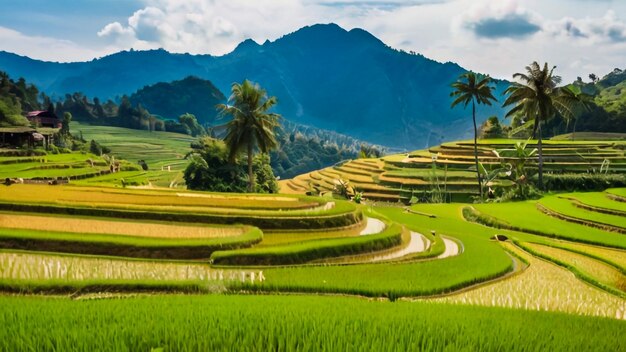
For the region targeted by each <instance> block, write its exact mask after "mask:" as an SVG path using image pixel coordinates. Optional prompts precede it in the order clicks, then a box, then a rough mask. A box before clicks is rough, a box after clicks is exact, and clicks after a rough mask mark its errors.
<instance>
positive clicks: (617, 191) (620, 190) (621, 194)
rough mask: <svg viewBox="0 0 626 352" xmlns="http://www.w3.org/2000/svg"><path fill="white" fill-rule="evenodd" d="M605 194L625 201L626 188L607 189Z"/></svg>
mask: <svg viewBox="0 0 626 352" xmlns="http://www.w3.org/2000/svg"><path fill="white" fill-rule="evenodd" d="M606 192H607V193H608V194H609V195H615V196H618V197H620V198H621V200H624V201H626V188H611V189H607V190H606Z"/></svg>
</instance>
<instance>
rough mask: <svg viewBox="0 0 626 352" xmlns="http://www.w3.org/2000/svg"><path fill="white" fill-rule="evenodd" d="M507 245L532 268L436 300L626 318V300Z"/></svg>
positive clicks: (507, 245)
mask: <svg viewBox="0 0 626 352" xmlns="http://www.w3.org/2000/svg"><path fill="white" fill-rule="evenodd" d="M505 246H506V248H507V249H508V250H510V251H512V252H513V253H515V254H516V255H518V256H520V257H522V258H523V259H524V260H525V261H527V262H528V268H526V269H523V271H521V272H520V273H518V274H516V275H513V276H511V277H509V278H506V279H504V280H501V281H498V282H495V283H493V284H488V285H484V286H481V287H479V288H476V289H474V290H469V291H465V292H463V293H460V294H455V295H451V296H447V297H443V298H438V299H436V301H438V302H445V303H455V304H465V305H481V306H489V307H508V308H516V309H525V310H537V311H558V312H566V313H572V314H579V315H592V316H600V317H607V318H615V319H619V320H621V319H626V317H625V314H626V300H624V299H622V298H619V297H616V296H613V295H611V294H609V293H606V292H602V291H600V290H598V289H595V288H593V287H590V286H589V285H587V284H586V283H584V282H582V281H580V280H578V279H576V278H575V277H574V275H572V274H571V273H570V272H568V271H567V270H566V269H563V268H560V267H558V266H556V265H554V264H552V263H550V262H547V261H544V260H542V259H537V258H534V257H532V256H530V255H528V253H525V252H523V251H522V250H520V249H519V248H516V247H514V246H512V245H510V244H508V243H507V244H505Z"/></svg>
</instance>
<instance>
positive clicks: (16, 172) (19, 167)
mask: <svg viewBox="0 0 626 352" xmlns="http://www.w3.org/2000/svg"><path fill="white" fill-rule="evenodd" d="M2 161H4V163H2V166H1V167H0V178H2V179H5V178H23V179H50V178H58V177H62V178H66V177H70V178H74V177H76V176H85V175H99V174H100V173H102V172H105V171H108V170H109V167H108V165H107V164H106V162H104V160H103V159H102V158H100V157H97V156H95V155H93V154H82V153H71V154H53V155H46V156H40V157H36V158H33V157H24V158H6V157H0V162H2ZM17 161H25V162H17ZM92 163H93V166H92Z"/></svg>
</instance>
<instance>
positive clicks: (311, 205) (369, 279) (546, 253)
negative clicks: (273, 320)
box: [0, 161, 626, 350]
mask: <svg viewBox="0 0 626 352" xmlns="http://www.w3.org/2000/svg"><path fill="white" fill-rule="evenodd" d="M360 163H362V161H360ZM366 164H367V165H363V166H367V167H368V168H369V167H371V168H373V167H374V166H376V165H378V166H380V165H381V164H380V163H366ZM370 165H371V166H370ZM378 166H376V167H378ZM344 170H345V168H344ZM372 172H373V171H372ZM416 175H417V174H416ZM459 176H461V175H459ZM1 187H2V190H1V191H0V206H2V207H3V209H4V211H3V212H0V289H2V290H4V291H7V292H12V293H56V294H67V293H71V294H72V297H74V298H82V299H85V300H86V301H87V302H90V301H89V299H90V298H98V299H103V301H102V302H103V303H102V304H103V305H104V306H107V304H111V305H115V304H119V303H117V302H131V301H132V300H133V299H130V300H129V299H128V298H125V299H116V300H108V299H105V298H107V297H121V298H123V297H125V296H124V294H125V293H130V294H137V292H146V291H147V292H150V293H151V294H154V293H156V292H160V293H163V292H187V293H196V292H203V293H216V292H227V293H230V294H236V293H240V292H245V293H247V294H255V293H263V294H268V293H299V294H307V293H310V294H340V295H356V296H364V297H369V298H371V299H373V300H391V301H395V300H397V299H399V298H402V299H403V300H410V301H415V302H398V303H396V304H398V305H401V307H402V309H403V310H406V311H414V310H415V311H416V312H417V311H418V310H420V309H422V307H431V306H432V307H438V308H437V311H438V312H439V314H440V313H441V312H442V311H446V309H451V310H450V311H451V312H452V311H456V312H459V311H461V312H470V311H471V312H474V313H476V314H479V315H480V314H487V313H485V312H495V313H493V314H496V315H497V316H498V318H493V317H492V318H491V321H490V324H491V325H489V326H491V327H492V328H494V329H498V328H499V327H501V326H502V325H501V324H500V323H499V321H500V320H501V319H502V316H503V314H504V315H506V314H517V315H519V316H520V317H524V319H527V318H528V317H530V316H534V315H535V314H537V315H538V316H541V317H542V318H543V319H548V318H550V319H559V318H556V317H564V318H563V319H564V321H569V319H579V320H580V319H582V320H580V321H581V324H584V322H587V323H588V324H597V323H598V322H602V323H601V324H605V325H606V324H608V325H607V326H611V324H618V325H615V326H617V327H619V328H616V331H620V332H621V331H623V327H624V323H625V322H624V320H626V298H625V297H626V293H625V292H626V291H625V289H626V276H625V275H626V270H625V268H624V267H625V266H626V235H625V234H621V233H619V232H615V231H609V230H608V229H607V228H605V227H601V226H599V225H610V226H614V227H620V226H622V223H620V220H621V219H620V217H619V216H617V215H615V214H613V213H606V212H603V211H602V210H603V209H604V210H605V209H613V210H617V211H618V210H619V205H617V206H616V205H615V204H614V203H619V202H618V201H615V200H612V199H611V198H610V197H609V196H610V195H611V194H616V193H618V194H619V193H620V192H622V191H621V190H611V191H610V192H611V193H609V192H605V193H596V194H593V195H592V194H588V193H586V194H584V195H580V194H578V193H574V194H559V195H555V196H548V197H545V198H543V199H540V200H538V201H530V202H519V203H502V204H478V205H474V212H468V210H467V209H468V205H466V204H455V203H452V204H416V205H413V206H411V207H399V206H374V205H368V204H365V205H357V204H354V203H353V202H348V201H343V200H338V199H331V198H328V197H325V198H322V197H314V196H303V195H268V196H261V195H245V194H234V195H227V194H216V193H215V194H214V193H199V192H183V191H175V190H137V189H115V188H98V187H86V186H81V187H77V186H47V185H45V186H44V185H39V186H37V185H12V186H8V187H6V186H1ZM86 200H90V201H86ZM577 201H580V202H583V201H586V202H588V203H593V206H592V207H591V208H580V207H577V206H576V202H577ZM539 204H544V205H545V207H549V208H550V209H551V210H552V211H553V212H555V213H558V214H551V215H548V214H545V213H543V212H542V211H541V209H540V208H539V207H538V205H539ZM9 210H10V211H9ZM149 214H152V215H149ZM472 214H473V215H472ZM559 214H560V215H559ZM596 215H597V216H596ZM559 216H561V217H574V216H575V217H576V218H579V219H584V220H585V221H587V222H589V223H586V224H582V223H575V222H572V221H568V220H566V219H563V218H560V217H559ZM466 217H467V218H466ZM225 219H227V220H228V221H226V220H225ZM220 221H221V222H220ZM594 224H595V225H596V226H594ZM496 234H497V235H499V237H498V238H499V239H500V240H495V235H496ZM500 236H501V237H500ZM505 239H506V240H505ZM513 241H514V242H513ZM514 243H515V244H514ZM102 292H105V293H104V294H103V293H102ZM185 297H186V298H180V297H175V296H159V297H158V298H159V299H160V300H172V302H173V301H177V300H179V299H182V300H185V299H188V300H190V301H194V300H197V299H199V298H198V297H196V296H185ZM210 297H211V298H202V299H208V300H211V299H214V300H220V299H222V298H219V297H222V296H210ZM224 297H233V296H224ZM235 297H236V299H242V300H246V299H248V297H243V296H235ZM249 298H250V299H251V300H252V301H255V302H257V304H261V303H258V302H262V301H263V300H269V301H271V300H273V299H280V300H283V302H287V301H289V300H291V299H295V300H300V299H302V300H305V301H309V302H314V301H315V300H316V299H320V298H313V296H304V297H301V298H297V297H290V296H287V297H285V295H281V296H277V297H267V296H255V297H249ZM25 299H26V300H28V299H30V300H32V302H40V301H37V300H38V299H39V298H32V297H0V308H2V309H1V310H0V311H2V312H8V311H10V310H11V309H15V308H9V310H7V309H5V308H6V307H14V306H15V305H16V304H17V303H16V302H18V301H20V300H25ZM224 299H226V300H228V299H229V298H224ZM330 299H333V300H334V299H339V298H336V297H334V298H330ZM341 299H345V298H341ZM148 300H149V298H148ZM43 302H44V303H34V304H41V310H42V311H45V310H46V309H52V307H53V306H54V307H57V306H55V304H56V303H55V302H62V301H59V300H58V299H57V300H56V301H55V299H52V298H46V299H44V301H43ZM87 302H85V303H86V304H92V303H87ZM138 302H139V301H138ZM159 302H160V301H159ZM346 302H348V301H346ZM351 302H353V303H346V304H348V305H352V304H356V305H359V304H361V303H363V304H365V306H367V307H373V305H377V304H381V303H380V302H366V301H364V300H362V301H359V300H356V299H355V300H354V301H351ZM354 302H361V303H358V304H357V303H354ZM74 303H76V304H78V302H73V303H72V304H74ZM179 303H181V302H179ZM222 303H223V302H222ZM97 304H99V303H97ZM122 304H123V303H122ZM138 304H140V303H138ZM141 304H143V303H141ZM145 304H149V305H151V306H152V307H156V306H158V303H155V302H150V303H145ZM181 304H182V303H181ZM387 304H388V303H387ZM27 306H28V305H27ZM61 306H62V307H63V308H58V309H73V308H69V307H72V305H71V304H70V305H67V306H66V305H64V304H61V303H59V305H58V307H61ZM139 307H140V306H137V308H136V309H143V308H139ZM177 307H178V305H177ZM263 308H267V307H263ZM502 308H507V309H506V310H505V309H502ZM27 309H28V308H23V309H22V310H19V309H18V311H19V312H22V313H19V314H18V313H10V314H9V316H7V315H3V313H0V321H19V322H20V324H35V325H33V328H34V329H35V328H36V327H35V326H37V325H36V324H40V323H41V324H44V323H43V322H44V320H45V317H44V316H39V317H38V318H36V319H35V320H31V319H26V315H21V314H23V312H25V311H26V310H27ZM54 309H57V308H54ZM207 309H208V310H213V311H214V310H215V309H227V308H224V307H222V308H216V307H208V308H207ZM228 309H230V310H228ZM228 309H227V310H228V311H229V312H231V313H232V312H233V309H236V308H235V307H234V306H233V307H230V308H228ZM250 309H252V308H250ZM364 309H372V308H364ZM394 309H395V308H394ZM424 309H427V308H424ZM203 311H205V310H203V309H199V308H198V307H196V310H195V311H194V312H196V314H203V313H202V312H203ZM295 311H297V310H294V312H295ZM531 311H534V312H531ZM546 311H549V312H559V313H565V314H569V315H550V314H548V313H546ZM176 312H178V309H177V310H176ZM310 312H311V310H309V313H310ZM481 312H482V313H481ZM176 314H177V313H176ZM265 314H273V313H272V311H270V310H265ZM290 314H292V313H290ZM293 314H295V313H293ZM310 314H311V313H310ZM380 314H383V313H380ZM386 314H387V313H385V314H383V315H381V316H386ZM394 314H397V313H394ZM433 314H434V313H433ZM332 315H333V316H337V315H336V312H335V313H333V314H332ZM435 315H436V314H435ZM575 315H580V316H584V317H576V316H575ZM242 316H243V315H241V314H240V315H239V317H240V318H241V317H242ZM288 316H289V315H288ZM297 316H298V319H296V320H297V321H301V319H303V317H307V318H306V319H308V318H310V316H309V315H307V314H304V313H298V315H297ZM188 317H196V315H193V314H191V315H189V316H188ZM294 317H295V315H294ZM416 317H420V316H418V315H416V316H412V317H411V318H410V319H409V316H407V319H409V320H411V321H413V320H415V319H417V318H416ZM594 317H602V318H608V319H604V320H595V318H594ZM94 319H95V318H94ZM97 319H100V318H97ZM120 319H121V318H120ZM190 319H193V318H190ZM281 319H289V318H285V317H284V316H283V317H282V318H281ZM368 319H369V318H368ZM424 319H426V320H425V321H429V322H430V323H431V324H432V323H433V322H434V321H435V320H436V319H437V318H431V317H424ZM433 319H435V320H433ZM26 320H28V323H26V322H25V321H26ZM296 320H294V321H296ZM392 320H393V319H392ZM168 321H169V320H168ZM240 321H243V320H241V319H240ZM281 321H283V320H281ZM293 324H296V323H293V322H292V325H293ZM342 324H343V323H342ZM563 324H566V323H563ZM523 325H524V326H527V325H528V322H527V321H526V320H524V324H523ZM548 325H550V324H548ZM550 326H552V330H551V331H553V333H554V334H557V333H559V332H558V331H560V330H559V329H560V328H555V325H554V322H552V325H550ZM562 326H565V325H562ZM568 326H569V325H568ZM581 326H582V325H581ZM590 326H591V325H590ZM516 327H517V326H516ZM601 328H602V329H607V330H606V331H609V330H610V329H611V328H609V327H604V326H603V327H601ZM255 329H256V328H255ZM355 329H356V330H355V331H361V328H360V327H359V328H356V327H355ZM568 329H569V330H568V331H567V333H564V335H563V336H569V334H570V333H571V331H573V330H571V328H568ZM296 330H298V331H301V330H300V328H297V329H296ZM557 330H558V331H557ZM104 331H105V330H100V331H99V333H98V335H97V338H100V336H102V335H103V334H105V332H104ZM402 331H404V330H402ZM594 331H595V330H594ZM435 333H439V332H436V331H435V330H432V332H431V334H435ZM605 333H606V332H605ZM1 334H2V333H1V332H0V335H1ZM168 334H172V333H171V332H169V333H168ZM369 334H371V332H370V331H368V332H367V334H366V335H368V336H369ZM403 334H404V333H403ZM517 334H518V331H517V330H515V336H517ZM427 335H428V334H427ZM456 335H459V336H465V335H466V334H458V331H457V333H455V334H452V335H450V336H456ZM592 335H593V336H595V334H592ZM41 336H44V335H41ZM46 336H47V335H46ZM107 336H108V335H107ZM246 336H247V335H246ZM280 336H284V333H281V335H280ZM385 336H386V335H385ZM402 336H405V335H402ZM450 336H447V337H442V338H447V339H450V338H451V337H450ZM533 336H535V335H533ZM551 336H553V335H551ZM187 338H189V337H188V336H187ZM281 338H282V337H281ZM399 338H402V339H404V338H405V337H399ZM501 338H502V336H498V339H497V341H501ZM553 338H554V337H552V339H553ZM51 339H53V338H51ZM113 339H115V338H113ZM408 339H409V340H408V341H412V340H411V338H408ZM85 341H91V340H89V339H85ZM142 341H143V340H142ZM238 341H240V340H238ZM448 341H449V340H448ZM481 341H482V342H479V343H475V344H474V345H472V346H475V347H477V348H482V347H484V348H485V349H491V348H494V347H493V346H496V345H497V346H505V345H506V344H503V343H502V342H499V343H498V344H495V342H491V343H490V344H489V346H491V347H485V346H486V345H483V344H482V343H484V341H483V340H481ZM494 341H496V340H494ZM549 341H551V342H549V343H548V342H545V343H546V344H544V345H540V346H542V347H545V348H548V349H550V350H556V349H558V348H560V347H554V346H553V345H557V346H561V347H562V346H566V345H567V342H564V343H559V344H556V343H553V342H554V340H550V339H549ZM568 341H569V340H568ZM3 343H5V342H4V340H2V339H0V346H9V344H8V343H7V344H5V345H3ZM57 343H58V344H59V345H58V346H62V345H63V343H64V342H61V341H57ZM120 343H121V345H122V346H126V345H132V346H138V345H139V344H138V343H133V342H120ZM604 343H606V345H607V346H609V347H611V348H617V349H616V350H620V349H621V347H622V345H621V343H618V342H615V341H613V342H612V343H610V342H606V341H604ZM31 345H32V346H38V344H37V343H35V342H32V344H31ZM163 345H166V344H165V343H162V342H153V343H152V344H151V346H152V347H159V346H163ZM252 345H254V344H251V346H252ZM261 345H262V346H264V347H268V346H271V347H272V346H273V347H276V346H275V345H273V344H271V343H270V344H269V345H266V344H260V345H258V346H261ZM444 345H445V346H448V347H446V348H453V347H449V346H450V345H449V344H443V345H438V344H435V343H434V342H433V343H432V344H431V345H429V346H444ZM582 345H584V344H579V345H577V346H578V347H580V346H582ZM615 345H617V347H616V346H615ZM11 346H12V345H11ZM167 346H169V347H168V348H169V349H176V348H175V347H172V346H173V345H167ZM202 346H205V347H206V346H209V345H208V344H203V345H202ZM255 346H256V345H255ZM281 346H284V345H281ZM407 346H414V345H413V344H411V343H408V344H407ZM445 346H444V347H445ZM152 347H151V348H152ZM336 347H337V346H334V348H336ZM455 347H462V346H460V345H459V346H456V345H455ZM509 347H511V346H510V345H506V346H505V347H502V348H507V350H508V349H513V350H514V349H515V348H517V347H515V348H513V347H511V348H509ZM277 348H278V349H281V348H282V347H277ZM121 349H123V348H121ZM453 349H454V348H453Z"/></svg>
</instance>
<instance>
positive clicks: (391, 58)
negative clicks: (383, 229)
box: [0, 24, 506, 149]
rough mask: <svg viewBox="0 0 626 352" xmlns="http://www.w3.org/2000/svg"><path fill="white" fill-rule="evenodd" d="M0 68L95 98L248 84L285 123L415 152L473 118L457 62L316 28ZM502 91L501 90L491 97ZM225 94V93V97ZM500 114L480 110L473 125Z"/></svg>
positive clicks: (465, 127)
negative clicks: (226, 45)
mask: <svg viewBox="0 0 626 352" xmlns="http://www.w3.org/2000/svg"><path fill="white" fill-rule="evenodd" d="M0 69H2V70H5V71H7V72H9V73H10V74H11V75H12V76H14V77H20V76H22V77H25V78H27V79H28V80H29V81H32V82H34V83H35V84H37V85H38V86H39V87H40V88H41V89H42V90H43V91H45V92H46V93H47V94H49V95H51V96H53V97H55V96H63V95H64V94H65V93H68V92H75V91H81V92H82V93H84V94H86V95H88V96H97V97H100V98H101V99H107V98H111V97H116V96H121V95H123V94H128V93H131V92H134V91H136V90H137V89H140V88H142V87H144V86H146V85H152V84H155V83H158V82H164V81H173V80H180V79H183V78H184V77H187V76H190V75H193V76H197V77H200V78H204V79H208V80H211V82H213V84H215V86H216V87H217V88H218V89H219V90H220V91H222V92H224V93H225V94H227V92H230V85H231V84H232V83H233V82H241V81H242V80H244V79H250V80H252V81H255V82H258V83H259V84H261V86H263V87H264V88H265V89H267V91H268V92H269V93H270V94H271V95H274V96H276V97H277V98H278V100H279V104H278V106H277V108H276V110H277V112H278V113H281V114H282V115H283V116H285V117H286V118H287V119H289V120H291V121H293V122H296V123H302V124H306V125H313V126H316V127H319V128H323V129H327V130H333V131H337V132H339V133H343V134H347V135H350V136H353V137H355V138H358V139H360V140H365V141H368V142H371V143H376V144H381V145H387V146H391V147H396V148H406V149H415V148H423V147H424V146H426V145H430V144H435V143H440V142H441V141H442V140H454V139H460V138H468V137H470V136H471V112H470V110H469V109H467V110H464V109H462V108H457V109H455V110H451V109H450V103H451V99H450V97H449V93H450V90H451V88H450V84H451V82H453V81H454V80H456V79H457V77H458V76H459V75H460V74H461V73H463V72H465V69H463V68H462V67H460V66H458V65H457V64H454V63H450V62H448V63H439V62H436V61H433V60H430V59H428V58H426V57H424V56H422V55H417V54H409V53H406V52H402V51H398V50H394V49H392V48H390V47H388V46H387V45H385V44H384V43H383V42H381V41H380V40H379V39H377V38H376V37H374V36H373V35H371V34H370V33H368V32H366V31H364V30H362V29H352V30H350V31H346V30H344V29H342V28H341V27H339V26H337V25H335V24H326V25H313V26H310V27H304V28H302V29H300V30H298V31H296V32H294V33H291V34H288V35H285V36H283V37H282V38H279V39H277V40H276V41H273V42H270V41H266V42H265V43H263V44H262V45H261V44H258V43H255V42H254V41H252V40H246V41H244V42H242V43H241V44H240V45H239V46H237V48H236V49H235V50H234V51H233V52H231V53H229V54H227V55H223V56H210V55H189V54H172V53H168V52H166V51H164V50H150V51H132V50H131V51H123V52H120V53H117V54H113V55H110V56H106V57H103V58H100V59H94V60H92V61H90V62H77V63H53V62H42V61H37V60H32V59H29V58H26V57H20V56H17V55H15V54H10V53H6V52H0ZM505 85H506V82H498V84H497V91H496V94H495V95H496V96H498V97H499V96H500V93H501V92H502V91H503V90H504V88H505ZM227 95H228V94H227ZM502 113H503V111H502V108H501V107H500V104H495V105H494V106H493V107H489V108H486V107H483V106H481V107H479V109H478V114H479V115H478V119H479V120H480V121H479V122H482V121H483V120H485V119H486V118H487V117H488V116H491V115H499V116H501V115H502Z"/></svg>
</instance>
